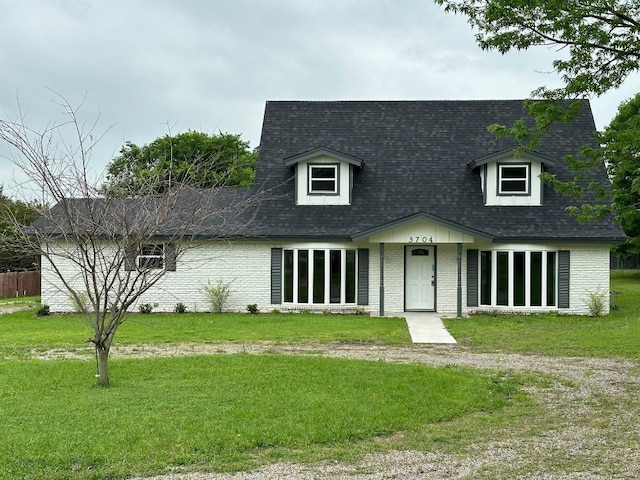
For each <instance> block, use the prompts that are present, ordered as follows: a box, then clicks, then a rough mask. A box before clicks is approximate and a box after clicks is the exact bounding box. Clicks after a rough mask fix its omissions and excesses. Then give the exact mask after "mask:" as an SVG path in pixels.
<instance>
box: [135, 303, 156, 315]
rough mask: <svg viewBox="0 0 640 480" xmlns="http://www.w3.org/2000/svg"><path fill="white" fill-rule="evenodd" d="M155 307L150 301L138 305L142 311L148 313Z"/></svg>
mask: <svg viewBox="0 0 640 480" xmlns="http://www.w3.org/2000/svg"><path fill="white" fill-rule="evenodd" d="M153 307H154V305H151V304H150V303H143V304H142V305H140V306H139V307H138V310H140V313H142V314H144V315H148V314H149V313H151V311H152V310H153Z"/></svg>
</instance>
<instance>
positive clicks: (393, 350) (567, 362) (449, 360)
mask: <svg viewBox="0 0 640 480" xmlns="http://www.w3.org/2000/svg"><path fill="white" fill-rule="evenodd" d="M236 352H246V353H252V354H259V353H275V352H277V353H282V354H295V355H300V354H313V355H327V356H331V357H338V358H354V359H366V360H375V361H386V362H399V363H420V364H428V365H436V366H441V365H460V366H470V367H477V368H482V369H492V370H500V371H513V372H541V373H545V374H551V375H553V377H552V378H555V380H552V381H550V382H548V383H545V384H544V386H543V387H542V386H541V387H530V388H529V389H528V391H529V393H530V394H531V396H532V398H533V399H534V401H536V402H537V403H539V404H540V405H542V406H543V407H544V408H545V409H546V410H545V411H546V412H548V415H549V416H550V418H553V419H554V422H553V423H552V426H551V427H545V428H544V429H543V430H542V431H541V432H540V433H539V435H536V436H532V435H530V434H529V435H524V436H519V435H517V434H515V435H506V436H505V435H504V432H502V433H498V434H497V435H496V436H492V435H491V434H490V433H488V434H487V436H486V439H485V440H484V441H482V442H481V443H480V444H478V445H476V446H475V447H474V448H473V449H472V450H473V451H472V452H471V453H467V454H460V453H457V454H447V453H442V452H438V451H432V452H430V451H392V452H389V453H385V454H375V455H367V456H365V457H363V458H362V459H361V460H360V461H359V462H358V463H357V464H343V463H340V462H333V461H327V462H322V463H315V464H304V465H298V464H287V463H281V464H275V465H269V466H266V467H264V468H260V469H258V470H255V471H252V472H248V473H237V474H233V475H231V474H202V473H189V474H170V475H163V476H157V477H152V478H147V479H145V480H263V479H284V478H286V479H294V480H295V479H299V480H311V479H314V480H316V479H352V480H382V479H476V478H484V479H509V478H514V475H513V473H510V472H514V471H517V472H519V473H518V475H517V478H523V479H574V480H575V479H612V478H613V479H616V478H617V479H637V478H640V435H639V434H638V432H637V430H636V428H637V421H638V418H640V417H639V415H640V388H639V387H640V385H639V381H638V372H639V371H640V365H639V364H637V363H633V362H629V361H623V360H612V359H597V358H554V357H545V356H539V355H518V354H501V353H495V354H478V353H472V352H470V351H468V350H466V349H465V348H464V347H460V346H411V347H385V346H358V345H342V344H332V345H323V344H318V345H296V346H281V345H273V344H255V345H243V346H238V345H183V346H179V347H164V346H162V347H149V346H135V347H124V346H116V347H114V350H113V351H112V355H113V356H114V357H145V356H179V355H194V354H220V353H236ZM47 355H49V358H51V356H53V357H56V356H68V355H67V354H65V352H57V353H56V352H48V354H47ZM603 405H606V407H605V408H602V406H603ZM600 410H602V412H603V414H602V416H601V415H600V413H599V412H600ZM535 420H536V419H532V422H533V421H535ZM546 424H547V423H545V424H544V425H546ZM560 458H561V459H567V458H570V459H575V461H571V462H570V463H571V465H575V467H572V468H575V471H571V472H566V471H562V472H561V473H558V468H557V467H556V468H553V465H554V463H556V461H557V459H560ZM522 472H525V473H522Z"/></svg>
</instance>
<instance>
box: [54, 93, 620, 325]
mask: <svg viewBox="0 0 640 480" xmlns="http://www.w3.org/2000/svg"><path fill="white" fill-rule="evenodd" d="M522 116H523V105H522V101H516V100H488V101H318V102H308V101H272V102H267V105H266V109H265V115H264V123H263V128H262V136H261V143H260V153H259V157H258V165H257V172H256V182H255V187H254V189H253V190H252V191H247V193H246V195H249V194H255V193H256V192H258V191H261V192H269V194H268V195H267V196H265V198H264V201H262V202H260V203H259V204H258V205H257V206H256V207H255V208H252V209H250V211H247V212H246V215H247V217H246V222H244V223H243V224H242V227H238V228H237V229H235V230H234V231H233V232H232V233H231V234H230V235H229V236H230V237H231V238H230V239H229V240H219V239H218V240H216V239H215V238H211V239H210V240H209V241H205V242H202V245H201V246H200V247H198V248H196V249H191V250H188V251H186V252H185V254H184V255H183V256H181V257H180V258H178V259H177V260H176V259H175V258H171V252H172V251H173V249H172V247H171V245H170V243H168V242H164V241H163V240H162V239H161V238H159V239H158V241H157V242H154V243H152V244H149V245H147V246H145V247H144V248H143V249H141V251H140V252H137V258H136V259H135V262H134V263H132V265H138V266H140V265H153V266H154V267H155V268H167V269H168V270H170V271H168V272H167V273H166V274H165V275H164V277H163V278H162V279H161V281H160V282H159V283H158V284H157V285H155V286H154V287H153V288H152V289H150V290H149V291H148V292H147V293H146V294H145V295H144V298H143V299H142V300H141V301H142V302H143V303H144V302H149V303H153V304H157V307H156V311H158V310H165V311H172V310H173V308H174V306H175V305H176V304H177V303H178V302H181V303H183V304H184V305H186V306H187V307H188V308H189V309H190V310H206V309H208V308H209V305H208V303H207V302H206V299H205V296H204V294H203V292H202V287H203V286H205V285H207V283H208V282H210V283H212V284H215V282H216V281H217V280H223V281H225V282H230V283H231V295H230V298H229V304H228V308H229V309H230V310H235V311H244V310H245V309H246V306H247V305H248V304H257V305H258V307H259V309H260V310H261V311H271V310H274V309H278V310H281V311H287V310H318V311H324V310H331V311H354V310H356V309H362V310H364V311H367V312H370V313H371V314H372V315H385V314H389V313H398V312H404V311H414V310H417V311H435V312H438V313H440V314H443V315H458V316H460V315H466V314H469V313H471V312H476V311H482V310H486V311H508V312H523V313H526V312H544V311H559V312H562V313H571V314H585V313H588V307H587V302H588V300H589V296H590V295H593V294H601V295H604V296H605V300H606V302H607V303H606V309H607V310H608V292H609V248H610V245H611V244H614V243H619V242H621V241H623V239H624V234H623V233H622V231H621V230H620V228H619V227H618V226H616V225H614V224H613V223H612V222H611V221H609V220H603V221H600V222H591V223H579V222H577V221H576V219H575V218H574V217H573V216H571V215H570V214H569V213H568V212H567V206H569V205H570V204H572V203H573V202H575V201H576V200H575V199H572V198H568V197H566V196H563V195H561V194H559V193H556V192H555V191H554V190H553V188H552V187H550V186H548V185H546V184H543V183H542V182H541V180H540V179H539V177H538V176H539V174H540V173H542V172H550V173H552V174H554V175H556V176H557V177H558V178H561V179H570V178H572V177H573V174H572V173H571V172H570V170H569V168H568V167H567V164H566V163H565V162H564V161H563V158H564V156H566V155H569V154H576V153H577V152H579V150H580V147H581V146H583V145H595V141H596V140H595V125H594V121H593V117H592V114H591V110H590V106H589V103H588V102H587V101H585V102H584V105H583V108H582V110H581V112H580V114H579V116H578V117H577V118H576V119H575V120H574V121H573V122H571V123H570V124H556V125H554V127H553V128H552V130H551V132H550V133H549V134H548V135H547V136H546V137H545V138H544V139H543V140H542V142H541V143H540V144H539V146H538V148H536V150H535V151H522V150H521V149H519V148H518V147H519V145H517V144H516V143H515V142H514V141H513V140H510V139H498V138H496V137H495V135H494V134H491V133H489V132H488V130H487V127H488V126H489V125H491V124H494V123H500V124H505V125H511V124H512V123H513V122H514V121H515V120H517V119H519V118H521V117H522ZM592 175H593V176H594V177H593V178H594V179H596V180H598V181H599V182H601V183H602V184H606V182H607V178H606V172H605V170H604V168H602V169H601V170H600V171H597V172H592ZM235 195H238V193H237V192H236V193H235ZM202 228H203V229H205V228H206V227H205V226H202ZM192 233H194V234H196V235H197V234H198V233H203V232H192ZM218 233H220V232H218ZM202 238H205V239H206V238H207V237H206V235H202ZM70 272H71V270H70ZM70 275H71V273H70ZM42 281H43V287H42V301H43V303H47V304H49V305H50V307H51V309H52V310H53V311H56V310H58V311H59V310H68V309H69V302H68V300H67V299H66V298H64V297H63V296H61V295H60V288H59V285H58V283H59V281H58V280H56V277H55V275H54V274H53V273H52V271H51V269H50V268H47V266H46V265H43V278H42Z"/></svg>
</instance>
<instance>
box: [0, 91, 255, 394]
mask: <svg viewBox="0 0 640 480" xmlns="http://www.w3.org/2000/svg"><path fill="white" fill-rule="evenodd" d="M58 100H59V105H60V106H61V107H62V109H63V111H64V114H65V116H66V121H65V122H63V123H60V124H52V125H50V126H48V127H47V128H45V129H44V130H42V131H36V130H34V129H31V128H29V127H27V126H26V125H25V122H24V116H23V115H22V114H20V115H19V116H18V118H17V120H15V121H8V120H0V140H2V141H4V142H6V143H7V144H9V145H10V146H12V147H13V149H14V152H16V153H17V155H14V156H13V160H14V162H15V163H16V164H17V165H18V166H19V167H20V168H21V169H22V170H23V172H24V173H25V174H26V175H27V177H28V178H29V180H30V181H31V182H32V183H33V184H34V185H36V186H37V188H38V189H39V190H40V194H41V195H42V203H43V204H45V205H46V204H49V205H53V207H52V208H51V209H49V210H47V211H44V212H43V214H42V216H41V217H40V218H39V219H38V220H37V221H36V222H34V223H33V224H32V226H31V227H30V228H29V229H28V230H27V231H26V232H25V236H24V237H23V238H22V241H24V242H26V243H28V244H29V247H30V248H33V249H35V251H36V252H38V253H39V254H40V255H41V258H42V268H43V270H44V269H47V271H48V272H49V273H51V274H53V275H54V277H55V278H57V280H58V281H57V282H56V283H58V284H59V285H60V288H61V294H64V295H66V296H67V297H68V298H69V300H70V302H72V304H73V305H75V306H76V310H77V311H81V312H83V313H84V314H85V315H86V319H87V323H88V325H89V326H90V328H91V330H92V336H91V338H89V339H88V340H87V341H89V342H91V343H93V344H94V345H95V351H96V358H97V364H98V373H97V375H96V377H97V381H98V383H99V384H100V385H108V384H109V367H108V359H109V352H110V349H111V346H112V343H113V339H114V335H115V334H116V331H117V329H118V327H119V326H120V325H121V324H122V323H123V322H124V321H125V319H126V318H127V313H128V312H129V311H130V310H131V308H132V307H133V306H135V305H136V302H138V301H139V300H140V298H141V296H142V295H143V294H144V293H145V292H147V291H149V289H151V288H152V287H153V286H154V285H156V284H157V283H158V282H159V280H160V279H161V278H162V277H163V276H164V275H165V274H166V272H167V271H171V270H175V267H176V261H177V259H178V258H180V256H181V255H182V254H183V253H184V252H185V251H186V250H188V249H190V248H194V247H196V246H198V245H199V244H200V242H201V241H203V240H205V239H206V240H210V239H215V238H229V237H231V236H235V235H239V234H240V233H241V231H242V229H243V228H244V227H245V226H246V225H247V222H249V221H250V220H251V215H252V208H251V207H253V206H255V205H256V203H257V199H258V195H256V194H255V193H254V191H252V190H248V189H228V188H211V189H206V190H198V189H194V188H191V187H188V186H183V185H179V184H175V185H173V186H172V188H171V189H169V190H167V191H166V192H164V193H163V194H161V195H159V194H157V193H153V192H156V191H157V189H156V188H155V187H156V186H155V185H153V184H152V182H149V184H148V185H146V190H143V191H142V193H141V192H140V191H138V192H136V196H135V197H130V198H123V197H121V196H120V197H117V198H115V197H109V196H105V195H104V194H103V192H104V190H103V189H101V185H100V183H99V177H98V180H94V179H92V178H91V170H90V156H91V151H92V150H93V148H94V146H95V145H96V141H97V140H99V137H98V138H97V139H96V137H95V136H94V130H95V125H96V124H95V123H94V124H93V125H91V126H89V127H88V128H85V127H84V126H83V125H82V124H81V123H80V121H79V119H78V116H77V112H78V108H75V107H73V106H72V105H71V104H70V103H69V102H68V101H66V100H65V99H64V98H62V97H58ZM81 106H82V105H81ZM63 130H64V131H68V130H70V131H71V132H72V140H69V137H65V136H64V134H63ZM65 133H67V132H65ZM145 191H146V192H149V194H145Z"/></svg>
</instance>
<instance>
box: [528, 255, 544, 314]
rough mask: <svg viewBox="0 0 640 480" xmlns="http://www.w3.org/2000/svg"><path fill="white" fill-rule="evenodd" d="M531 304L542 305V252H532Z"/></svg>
mask: <svg viewBox="0 0 640 480" xmlns="http://www.w3.org/2000/svg"><path fill="white" fill-rule="evenodd" d="M529 281H530V282H531V305H532V306H534V307H539V306H541V305H542V252H531V272H530V279H529Z"/></svg>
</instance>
